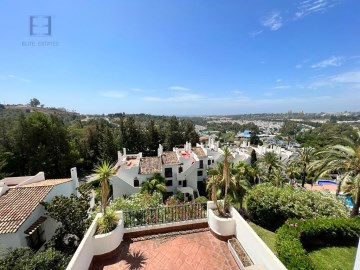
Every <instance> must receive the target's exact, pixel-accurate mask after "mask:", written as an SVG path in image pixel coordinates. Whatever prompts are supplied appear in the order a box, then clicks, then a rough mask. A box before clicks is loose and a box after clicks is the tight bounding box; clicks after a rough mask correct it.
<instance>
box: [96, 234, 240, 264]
mask: <svg viewBox="0 0 360 270" xmlns="http://www.w3.org/2000/svg"><path fill="white" fill-rule="evenodd" d="M115 269H149V270H150V269H159V270H161V269H164V270H165V269H166V270H180V269H184V270H190V269H204V270H210V269H238V267H237V265H236V263H235V260H234V259H233V257H232V256H231V253H230V251H229V249H228V248H227V243H226V242H224V241H221V240H218V239H216V238H215V237H214V236H213V235H212V234H211V233H210V231H202V232H195V233H189V234H182V235H176V236H171V237H161V236H159V237H158V238H153V239H150V240H138V239H129V240H125V241H123V242H122V243H121V245H120V249H119V252H118V254H116V255H115V256H114V257H112V258H110V259H106V260H100V259H98V260H96V259H95V260H94V262H93V264H92V267H91V268H90V270H115Z"/></svg>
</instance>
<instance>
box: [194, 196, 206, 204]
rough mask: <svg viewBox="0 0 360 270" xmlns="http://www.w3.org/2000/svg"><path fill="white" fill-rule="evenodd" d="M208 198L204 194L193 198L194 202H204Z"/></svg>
mask: <svg viewBox="0 0 360 270" xmlns="http://www.w3.org/2000/svg"><path fill="white" fill-rule="evenodd" d="M207 201H208V199H207V198H206V197H205V196H200V197H197V198H196V199H195V202H196V203H206V202H207Z"/></svg>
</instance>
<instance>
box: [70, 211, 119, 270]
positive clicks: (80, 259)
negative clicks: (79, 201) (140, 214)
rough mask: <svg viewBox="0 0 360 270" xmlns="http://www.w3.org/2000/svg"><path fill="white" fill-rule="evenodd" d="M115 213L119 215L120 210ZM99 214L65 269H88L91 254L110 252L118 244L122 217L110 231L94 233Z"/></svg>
mask: <svg viewBox="0 0 360 270" xmlns="http://www.w3.org/2000/svg"><path fill="white" fill-rule="evenodd" d="M117 214H118V215H119V214H120V212H117ZM101 216H102V214H100V213H99V214H97V215H96V217H95V219H94V220H93V222H92V223H91V225H90V227H89V229H88V230H87V232H86V233H85V235H84V238H83V239H82V241H81V243H80V245H79V246H78V248H77V250H76V252H75V254H74V256H73V257H72V258H71V261H70V263H69V264H68V266H67V268H66V270H79V269H89V266H90V264H91V261H92V258H93V256H95V255H101V254H105V253H108V252H111V251H113V250H114V249H116V248H117V247H118V246H119V245H120V243H121V241H122V239H123V235H124V224H123V221H122V219H120V220H119V223H118V225H117V227H116V229H115V230H113V231H112V232H110V233H106V234H101V235H95V233H96V225H97V224H96V223H97V220H98V219H99V218H100V217H101Z"/></svg>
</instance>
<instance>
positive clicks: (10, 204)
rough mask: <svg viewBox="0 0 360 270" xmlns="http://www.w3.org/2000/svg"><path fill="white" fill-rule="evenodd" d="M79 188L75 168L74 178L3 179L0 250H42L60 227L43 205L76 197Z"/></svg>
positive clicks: (36, 177)
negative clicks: (42, 203)
mask: <svg viewBox="0 0 360 270" xmlns="http://www.w3.org/2000/svg"><path fill="white" fill-rule="evenodd" d="M78 185H79V184H78V178H77V172H76V168H72V169H71V178H67V179H45V175H44V173H43V172H40V173H38V174H36V175H35V176H23V177H8V178H5V179H3V180H1V181H0V251H5V250H6V249H8V248H17V247H31V248H33V249H39V248H40V247H41V246H42V245H43V244H44V243H45V242H46V241H48V240H50V239H51V238H52V236H53V235H54V233H55V230H56V229H57V227H58V224H57V222H56V221H55V220H54V219H52V218H50V217H48V216H46V215H45V208H44V206H42V205H41V204H40V202H42V201H45V202H50V201H51V200H52V199H53V198H54V197H55V196H60V195H64V196H70V195H71V194H76V187H78Z"/></svg>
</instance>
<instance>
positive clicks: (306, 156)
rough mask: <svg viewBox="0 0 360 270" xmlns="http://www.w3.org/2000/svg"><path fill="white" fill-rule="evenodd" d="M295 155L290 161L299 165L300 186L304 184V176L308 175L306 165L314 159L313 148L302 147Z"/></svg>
mask: <svg viewBox="0 0 360 270" xmlns="http://www.w3.org/2000/svg"><path fill="white" fill-rule="evenodd" d="M296 152H297V156H296V157H295V158H294V160H293V161H292V162H293V163H294V164H297V165H298V166H299V167H301V186H302V187H304V186H305V181H306V176H307V175H308V166H309V164H310V163H311V162H312V161H313V160H314V159H315V155H314V154H315V149H314V148H312V147H304V148H301V149H298V150H297V151H296Z"/></svg>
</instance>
